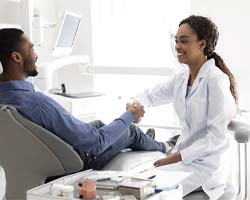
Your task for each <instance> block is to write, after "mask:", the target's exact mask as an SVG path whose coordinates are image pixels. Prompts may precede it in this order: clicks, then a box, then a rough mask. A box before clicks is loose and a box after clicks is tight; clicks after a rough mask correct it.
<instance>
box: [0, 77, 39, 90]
mask: <svg viewBox="0 0 250 200" xmlns="http://www.w3.org/2000/svg"><path fill="white" fill-rule="evenodd" d="M9 90H26V91H32V92H34V91H35V90H34V86H33V85H32V84H31V83H30V82H28V81H24V80H12V81H5V82H0V91H9Z"/></svg>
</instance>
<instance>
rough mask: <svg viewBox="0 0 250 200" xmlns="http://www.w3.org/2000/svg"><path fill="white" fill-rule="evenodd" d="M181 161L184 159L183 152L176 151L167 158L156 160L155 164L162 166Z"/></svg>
mask: <svg viewBox="0 0 250 200" xmlns="http://www.w3.org/2000/svg"><path fill="white" fill-rule="evenodd" d="M179 161H182V158H181V154H180V152H176V153H173V154H171V155H170V156H168V157H166V158H163V159H160V160H157V161H156V162H154V166H155V167H160V166H163V165H169V164H172V163H176V162H179Z"/></svg>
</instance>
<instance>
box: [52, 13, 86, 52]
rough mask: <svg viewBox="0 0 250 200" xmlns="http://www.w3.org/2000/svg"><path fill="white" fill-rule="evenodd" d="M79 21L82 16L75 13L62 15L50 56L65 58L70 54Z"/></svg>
mask: <svg viewBox="0 0 250 200" xmlns="http://www.w3.org/2000/svg"><path fill="white" fill-rule="evenodd" d="M81 19H82V16H80V15H77V14H75V13H71V12H67V11H66V12H65V13H64V17H63V20H62V22H61V26H60V29H59V33H58V36H57V40H56V44H55V47H54V49H53V52H52V56H66V55H69V54H70V53H71V51H72V48H73V44H74V40H75V38H76V34H77V31H78V29H79V26H80V23H81Z"/></svg>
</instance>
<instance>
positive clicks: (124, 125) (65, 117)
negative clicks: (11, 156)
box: [0, 28, 166, 169]
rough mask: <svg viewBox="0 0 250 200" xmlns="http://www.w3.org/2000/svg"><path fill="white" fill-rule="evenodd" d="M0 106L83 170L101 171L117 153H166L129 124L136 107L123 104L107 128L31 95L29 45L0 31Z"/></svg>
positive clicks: (12, 32) (138, 111) (15, 33)
mask: <svg viewBox="0 0 250 200" xmlns="http://www.w3.org/2000/svg"><path fill="white" fill-rule="evenodd" d="M0 61H1V64H2V66H3V73H2V74H1V75H0V104H7V105H12V106H14V107H16V109H17V110H18V111H19V112H20V113H21V114H22V115H23V116H25V117H26V118H28V119H29V120H31V121H33V122H35V123H37V124H39V125H40V126H43V127H44V128H46V129H47V130H49V131H51V132H52V133H54V134H55V135H57V136H58V137H60V138H61V139H63V140H64V141H65V142H67V143H69V144H70V145H72V146H73V147H74V149H75V150H76V151H77V152H78V153H79V154H80V156H81V158H82V159H83V162H84V165H85V169H88V168H93V169H101V168H102V167H103V166H104V165H105V164H106V163H107V161H108V160H110V159H111V158H112V157H113V156H115V155H116V154H118V153H119V152H120V150H121V149H124V148H132V149H134V150H149V151H161V152H165V151H166V146H165V144H164V143H161V142H156V141H155V140H153V139H152V138H150V137H148V136H146V135H145V134H144V133H143V132H142V131H141V130H140V129H139V128H138V127H137V126H135V125H133V124H132V122H133V121H134V122H136V123H138V122H139V121H140V119H141V117H143V115H144V110H143V106H142V105H140V104H135V103H134V104H127V106H126V110H127V111H126V112H125V113H124V114H122V115H121V116H120V117H119V118H117V119H115V120H114V121H113V122H111V123H110V124H108V125H104V124H103V123H102V122H101V121H95V122H93V123H90V124H87V123H83V122H81V121H80V120H78V119H76V118H74V117H73V116H72V115H71V114H70V113H68V112H67V111H66V110H65V109H64V108H63V107H61V106H60V105H59V104H58V103H57V102H55V101H54V100H53V99H51V98H50V97H48V96H46V95H44V94H43V93H40V92H35V91H34V87H33V85H32V84H31V83H29V82H27V81H25V79H26V78H27V77H29V76H36V75H37V74H38V72H37V69H36V65H35V63H36V61H37V55H36V53H35V52H34V49H33V44H32V43H31V42H30V40H29V39H28V37H27V36H26V35H25V34H24V33H23V31H21V30H19V29H13V28H11V29H1V30H0Z"/></svg>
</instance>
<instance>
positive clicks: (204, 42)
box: [199, 40, 207, 50]
mask: <svg viewBox="0 0 250 200" xmlns="http://www.w3.org/2000/svg"><path fill="white" fill-rule="evenodd" d="M206 45H207V43H206V40H200V41H199V46H200V48H201V49H202V50H204V49H205V47H206Z"/></svg>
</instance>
